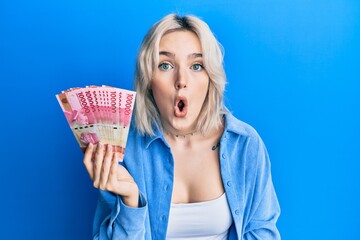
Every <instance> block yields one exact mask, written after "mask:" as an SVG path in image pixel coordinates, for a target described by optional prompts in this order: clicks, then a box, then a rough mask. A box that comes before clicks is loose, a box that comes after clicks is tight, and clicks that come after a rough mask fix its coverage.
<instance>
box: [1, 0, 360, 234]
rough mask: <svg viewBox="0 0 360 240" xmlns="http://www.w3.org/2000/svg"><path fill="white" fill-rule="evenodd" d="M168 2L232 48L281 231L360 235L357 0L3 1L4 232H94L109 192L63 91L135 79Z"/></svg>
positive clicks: (236, 108) (235, 107) (229, 98)
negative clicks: (99, 203) (77, 133)
mask: <svg viewBox="0 0 360 240" xmlns="http://www.w3.org/2000/svg"><path fill="white" fill-rule="evenodd" d="M170 12H176V13H180V14H188V13H191V14H195V15H197V16H199V17H201V18H202V19H204V20H205V21H206V22H207V23H208V24H209V25H210V27H211V28H212V30H213V32H214V33H215V35H216V36H217V38H218V40H219V41H220V42H221V43H222V45H223V46H224V48H225V69H226V72H227V77H228V85H227V88H226V102H227V105H228V106H229V108H230V109H231V110H232V111H233V113H234V114H235V115H236V116H237V117H238V118H240V119H242V120H244V121H246V122H248V123H249V124H251V125H252V126H254V127H255V128H256V129H257V130H258V132H259V133H260V135H261V136H262V138H263V139H264V141H265V143H266V145H267V148H268V151H269V153H270V157H271V161H272V172H273V181H274V184H275V187H276V191H277V194H278V197H279V200H280V204H281V207H282V214H281V217H280V219H279V222H278V227H279V229H280V231H281V234H282V237H283V239H291V240H296V239H359V237H360V226H359V224H360V217H359V216H360V206H359V203H360V191H359V190H360V174H359V170H360V163H359V162H360V157H359V149H360V148H359V147H360V146H359V145H360V144H359V143H360V140H359V137H360V127H359V122H360V94H359V90H360V84H359V81H360V66H359V65H360V64H359V63H360V59H359V58H360V3H359V1H356V0H313V1H310V0H291V1H288V0H267V1H265V0H263V1H261V0H237V1H235V0H231V1H230V0H229V1H226V0H225V1H224V0H223V1H220V0H218V1H217V0H212V1H185V0H184V1H181V0H178V1H125V2H123V1H114V0H112V1H110V0H102V1H100V0H98V1H95V0H92V1H90V0H87V1H64V0H63V1H44V0H37V1H36V0H33V1H18V0H12V1H10V0H5V1H4V0H3V1H1V2H0V83H1V90H0V92H1V101H0V109H1V120H0V121H1V139H2V141H1V148H0V149H1V150H0V151H1V152H0V156H1V160H0V161H1V166H0V191H1V195H0V201H1V202H0V215H1V217H0V235H1V237H0V238H1V239H90V238H91V228H92V219H93V214H94V209H95V205H96V197H97V192H96V190H95V189H93V187H92V184H91V182H90V179H89V177H88V176H87V174H86V171H85V168H84V167H83V165H82V153H81V151H80V149H79V147H78V145H77V143H76V140H75V138H74V136H73V135H72V132H71V131H70V129H69V127H68V125H67V122H66V120H65V117H64V116H63V113H62V112H61V109H60V107H59V105H58V103H57V101H56V99H55V94H57V93H60V92H61V90H64V89H67V88H70V87H75V86H80V87H83V86H86V85H90V84H107V85H113V86H118V87H122V88H128V89H131V88H132V79H133V72H134V63H135V56H136V53H137V50H138V47H139V45H140V42H141V40H142V38H143V36H144V35H145V33H146V31H147V30H148V28H149V27H150V26H151V25H152V24H153V23H154V22H155V21H157V20H159V19H160V18H161V17H163V16H164V15H165V14H168V13H170Z"/></svg>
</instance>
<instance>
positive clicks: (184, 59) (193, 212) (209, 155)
mask: <svg viewBox="0 0 360 240" xmlns="http://www.w3.org/2000/svg"><path fill="white" fill-rule="evenodd" d="M222 61H223V56H222V52H221V50H220V47H219V44H218V42H217V40H216V39H215V37H214V35H213V34H212V32H211V30H210V29H209V27H208V25H207V24H206V23H205V22H203V21H202V20H200V19H199V18H197V17H194V16H185V17H179V16H177V15H174V14H170V15H168V16H165V17H164V18H163V19H161V20H160V21H159V22H157V23H156V24H154V25H153V26H152V28H151V29H150V30H149V32H148V33H147V35H146V36H145V38H144V41H143V43H142V45H141V48H140V51H139V54H138V59H137V67H136V74H135V88H136V92H137V99H136V105H135V116H134V122H133V123H132V129H131V130H130V132H129V136H128V142H127V146H126V153H125V156H120V155H118V154H114V153H113V151H112V146H104V145H102V144H98V145H97V146H93V145H91V144H90V145H89V146H88V148H87V151H86V153H85V156H84V164H85V167H86V169H87V171H88V173H89V175H90V177H91V179H92V181H93V184H94V186H95V187H96V188H99V189H100V194H99V201H98V206H97V209H96V213H95V219H94V229H93V236H94V239H136V240H142V239H154V240H159V239H197V240H200V239H247V240H250V239H264V240H271V239H280V235H279V232H278V230H277V228H276V221H277V219H278V217H279V214H280V208H279V204H278V200H277V197H276V194H275V190H274V187H273V184H272V179H271V169H270V161H269V157H268V154H267V152H266V148H265V146H264V143H263V142H262V140H261V138H260V137H259V135H258V134H257V132H256V131H255V130H254V129H253V128H252V127H251V126H249V125H247V124H245V123H244V122H241V121H240V120H238V119H236V118H235V117H234V116H233V115H232V114H231V113H230V112H229V111H228V110H227V109H226V107H225V106H224V104H223V93H224V87H225V83H226V77H225V73H224V69H223V62H222ZM119 163H120V164H119Z"/></svg>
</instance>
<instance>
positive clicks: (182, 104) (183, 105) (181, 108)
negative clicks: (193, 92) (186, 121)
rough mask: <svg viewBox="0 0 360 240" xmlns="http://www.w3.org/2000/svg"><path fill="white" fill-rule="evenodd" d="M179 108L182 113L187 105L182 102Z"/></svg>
mask: <svg viewBox="0 0 360 240" xmlns="http://www.w3.org/2000/svg"><path fill="white" fill-rule="evenodd" d="M178 107H179V109H180V112H182V110H183V108H184V107H185V104H184V102H183V101H182V100H181V101H180V102H179V103H178Z"/></svg>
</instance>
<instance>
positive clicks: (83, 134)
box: [56, 86, 136, 153]
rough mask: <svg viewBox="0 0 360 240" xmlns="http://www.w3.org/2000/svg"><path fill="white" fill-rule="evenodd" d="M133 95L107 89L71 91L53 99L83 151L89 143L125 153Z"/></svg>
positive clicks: (89, 88)
mask: <svg viewBox="0 0 360 240" xmlns="http://www.w3.org/2000/svg"><path fill="white" fill-rule="evenodd" d="M135 97H136V92H134V91H130V90H125V89H121V88H115V87H109V86H88V87H85V88H71V89H68V90H65V91H62V93H60V94H57V95H56V98H57V100H58V102H59V104H60V106H61V108H62V110H63V112H64V115H65V117H66V120H67V122H68V123H69V126H70V128H71V130H72V132H73V133H74V135H75V138H76V140H77V142H78V143H79V145H80V147H81V149H82V151H85V149H86V147H87V145H88V144H89V143H93V144H97V143H99V142H101V143H103V144H109V145H113V146H115V151H117V152H122V153H124V151H125V148H126V141H127V137H128V133H129V127H130V122H131V117H132V113H133V108H134V103H135Z"/></svg>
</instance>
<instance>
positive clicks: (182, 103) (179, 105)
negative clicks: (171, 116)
mask: <svg viewBox="0 0 360 240" xmlns="http://www.w3.org/2000/svg"><path fill="white" fill-rule="evenodd" d="M187 105H188V101H187V99H186V97H183V96H178V97H177V98H176V99H175V107H174V113H175V116H177V117H185V116H186V114H187Z"/></svg>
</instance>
